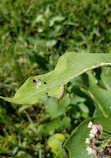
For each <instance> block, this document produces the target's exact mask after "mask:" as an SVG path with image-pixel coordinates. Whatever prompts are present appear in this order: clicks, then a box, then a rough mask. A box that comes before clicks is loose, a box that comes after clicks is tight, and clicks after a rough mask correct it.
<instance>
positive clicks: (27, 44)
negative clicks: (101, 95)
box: [0, 0, 111, 158]
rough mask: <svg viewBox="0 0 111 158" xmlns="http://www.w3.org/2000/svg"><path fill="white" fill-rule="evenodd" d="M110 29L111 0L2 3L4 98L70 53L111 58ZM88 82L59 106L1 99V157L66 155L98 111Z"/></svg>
mask: <svg viewBox="0 0 111 158" xmlns="http://www.w3.org/2000/svg"><path fill="white" fill-rule="evenodd" d="M110 25H111V1H110V0H109V1H106V0H102V1H101V0H79V1H78V0H64V1H63V0H56V1H55V0H0V95H2V96H10V97H11V96H13V95H14V93H15V92H16V90H17V89H18V88H19V87H20V86H21V85H22V84H23V83H24V81H25V80H26V79H27V78H28V77H30V76H33V75H39V74H43V73H47V72H49V71H51V70H53V69H54V67H55V65H56V63H57V60H58V58H59V56H60V55H62V54H63V53H64V52H66V51H75V52H81V51H82V52H89V53H111V42H110V40H111V27H110ZM97 72H100V70H97ZM96 77H97V78H98V79H99V77H98V76H96ZM83 78H84V76H83V77H82V78H81V77H78V81H77V82H78V83H79V86H77V84H76V80H75V82H71V83H68V85H67V87H66V92H65V96H64V98H63V99H62V100H60V101H59V103H58V102H57V101H56V100H55V99H53V98H48V97H47V96H44V97H43V98H41V103H39V104H37V105H33V106H30V105H25V106H21V105H20V106H18V105H14V104H11V103H7V102H5V101H2V100H0V157H1V158H6V157H8V158H26V157H27V158H36V157H39V158H46V157H47V158H48V157H49V158H51V157H54V154H56V153H57V152H58V154H59V153H61V152H62V150H63V152H64V154H66V152H67V151H65V149H63V148H62V142H63V141H64V140H65V139H66V138H67V137H68V136H69V134H70V133H71V131H72V130H73V129H74V128H75V127H76V126H77V125H78V124H79V123H81V122H82V121H83V120H84V119H86V118H88V117H89V116H92V115H93V112H94V103H93V101H92V100H91V98H90V97H89V96H88V95H86V94H85V93H84V92H83V91H81V89H80V87H81V84H84V86H85V84H87V83H84V80H82V79H83ZM81 80H82V81H81ZM85 81H86V80H85ZM80 83H81V84H80ZM54 142H55V144H54ZM58 150H60V151H58ZM59 155H61V154H59Z"/></svg>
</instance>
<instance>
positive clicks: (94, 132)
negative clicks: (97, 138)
mask: <svg viewBox="0 0 111 158" xmlns="http://www.w3.org/2000/svg"><path fill="white" fill-rule="evenodd" d="M97 131H98V129H97V128H96V127H95V126H93V127H92V130H91V131H90V133H93V134H97Z"/></svg>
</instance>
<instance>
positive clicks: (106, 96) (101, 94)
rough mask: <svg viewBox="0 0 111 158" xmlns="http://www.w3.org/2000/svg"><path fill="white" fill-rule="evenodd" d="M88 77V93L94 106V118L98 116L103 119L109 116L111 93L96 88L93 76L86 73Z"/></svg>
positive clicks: (98, 87)
mask: <svg viewBox="0 0 111 158" xmlns="http://www.w3.org/2000/svg"><path fill="white" fill-rule="evenodd" d="M88 75H89V84H90V87H89V90H88V93H89V95H90V96H91V98H92V99H93V101H94V102H95V105H96V112H95V114H94V116H95V117H96V116H98V115H103V116H104V117H108V116H109V115H111V110H110V107H111V91H108V90H106V89H103V88H101V87H100V86H98V85H97V83H96V80H95V78H94V76H93V75H92V74H91V73H88ZM98 109H99V110H98Z"/></svg>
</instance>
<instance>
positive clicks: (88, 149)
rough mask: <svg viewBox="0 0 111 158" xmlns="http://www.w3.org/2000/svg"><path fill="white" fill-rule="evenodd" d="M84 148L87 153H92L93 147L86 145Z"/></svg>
mask: <svg viewBox="0 0 111 158" xmlns="http://www.w3.org/2000/svg"><path fill="white" fill-rule="evenodd" d="M86 150H87V151H88V154H92V151H93V149H92V148H91V147H89V146H88V147H87V148H86Z"/></svg>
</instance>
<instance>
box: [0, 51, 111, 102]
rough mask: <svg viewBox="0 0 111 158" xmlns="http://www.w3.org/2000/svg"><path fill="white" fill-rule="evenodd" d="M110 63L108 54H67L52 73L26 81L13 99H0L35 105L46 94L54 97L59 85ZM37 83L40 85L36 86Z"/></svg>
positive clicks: (110, 59) (57, 92)
mask: <svg viewBox="0 0 111 158" xmlns="http://www.w3.org/2000/svg"><path fill="white" fill-rule="evenodd" d="M110 61H111V55H110V54H91V53H74V52H67V53H65V54H63V55H62V56H61V57H60V59H59V61H58V63H57V65H56V67H55V69H54V70H53V71H51V72H49V73H47V74H43V75H39V76H34V77H30V78H29V79H27V80H26V82H25V83H24V84H23V85H22V86H21V87H20V88H19V89H18V91H17V92H16V94H15V95H14V97H13V98H8V97H2V96H0V98H1V99H4V100H6V101H9V102H12V103H16V104H35V103H37V102H38V101H39V97H40V96H41V95H44V94H48V96H52V97H56V96H57V95H58V94H59V90H60V87H61V85H63V84H66V83H67V82H69V81H71V80H72V79H73V78H75V77H77V76H79V75H81V74H83V73H85V72H87V71H88V70H91V69H95V68H98V67H102V66H111V63H110ZM33 81H36V82H37V84H36V85H35V83H33ZM38 83H39V84H40V83H41V84H42V85H38Z"/></svg>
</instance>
